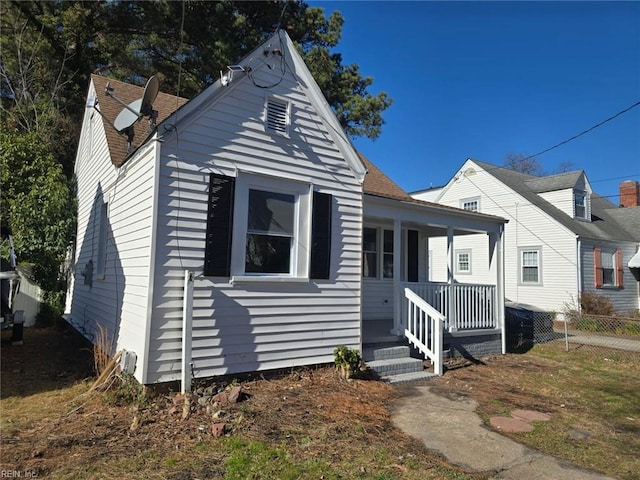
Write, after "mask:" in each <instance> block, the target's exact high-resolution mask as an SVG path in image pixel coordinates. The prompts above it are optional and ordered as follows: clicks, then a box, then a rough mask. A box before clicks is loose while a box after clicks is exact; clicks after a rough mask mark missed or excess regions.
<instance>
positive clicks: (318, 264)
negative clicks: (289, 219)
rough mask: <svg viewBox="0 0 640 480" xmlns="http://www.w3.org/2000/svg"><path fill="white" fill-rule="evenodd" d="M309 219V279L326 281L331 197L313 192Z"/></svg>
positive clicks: (328, 258)
mask: <svg viewBox="0 0 640 480" xmlns="http://www.w3.org/2000/svg"><path fill="white" fill-rule="evenodd" d="M312 209H313V210H312V219H311V265H310V268H309V277H310V278H313V279H328V278H329V276H330V268H331V209H332V196H331V195H330V194H328V193H320V192H313V206H312Z"/></svg>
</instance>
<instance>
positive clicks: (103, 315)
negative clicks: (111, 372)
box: [65, 109, 156, 381]
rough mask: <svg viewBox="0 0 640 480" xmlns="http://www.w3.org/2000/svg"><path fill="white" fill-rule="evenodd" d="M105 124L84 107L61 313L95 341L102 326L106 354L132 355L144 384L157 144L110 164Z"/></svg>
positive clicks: (139, 378)
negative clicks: (86, 276) (89, 273)
mask: <svg viewBox="0 0 640 480" xmlns="http://www.w3.org/2000/svg"><path fill="white" fill-rule="evenodd" d="M92 116H93V118H91V117H92ZM105 128H111V127H110V126H108V125H105V124H103V122H102V121H101V117H100V116H99V115H98V114H97V113H96V112H93V111H92V109H87V111H86V113H85V119H84V122H83V136H82V138H81V141H80V144H79V148H78V154H77V157H76V166H75V169H76V170H75V173H76V177H77V178H78V182H77V199H78V227H77V237H76V242H77V243H76V249H75V251H76V254H75V259H74V269H73V276H72V277H73V278H72V281H71V283H70V288H69V292H68V299H67V305H66V309H65V317H66V318H67V319H68V320H69V322H70V323H71V324H72V325H74V326H75V327H76V328H77V329H78V330H79V331H80V332H81V333H82V334H84V335H85V336H87V337H88V338H89V339H91V340H94V341H95V338H96V336H97V333H98V331H99V328H100V327H101V328H104V329H105V332H106V334H107V337H108V341H109V344H110V347H111V349H112V353H115V351H117V350H122V349H125V350H129V351H133V352H135V353H136V355H137V357H138V360H137V364H136V371H135V376H136V378H138V380H139V381H144V379H143V378H142V372H143V364H144V362H145V361H146V358H145V352H146V349H145V342H146V340H145V336H146V319H147V312H148V303H149V285H150V283H151V280H150V268H151V265H150V262H151V244H152V224H153V198H154V172H155V166H156V164H155V145H156V144H155V143H151V145H150V146H148V147H146V148H145V149H142V150H141V151H140V152H138V153H137V154H136V155H135V157H134V158H132V159H131V160H130V161H129V162H127V163H126V164H125V166H123V167H121V168H120V169H116V168H115V167H114V166H113V165H112V163H111V160H110V157H109V154H108V149H107V142H106V137H105ZM107 213H108V215H107ZM89 261H92V262H93V264H94V266H95V267H94V269H93V282H91V284H86V283H85V282H84V281H83V276H82V274H81V272H82V271H83V270H84V269H85V268H86V265H87V264H88V263H89ZM100 269H102V271H101V270H100ZM98 278H100V279H99V280H98Z"/></svg>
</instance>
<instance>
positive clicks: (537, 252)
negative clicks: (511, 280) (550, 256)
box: [518, 247, 542, 285]
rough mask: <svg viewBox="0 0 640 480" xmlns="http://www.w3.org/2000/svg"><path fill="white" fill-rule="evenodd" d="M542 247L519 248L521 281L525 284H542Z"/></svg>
mask: <svg viewBox="0 0 640 480" xmlns="http://www.w3.org/2000/svg"><path fill="white" fill-rule="evenodd" d="M541 256H542V255H541V249H540V247H531V248H529V247H523V248H519V249H518V263H519V271H520V272H519V273H520V278H519V280H520V283H521V284H525V285H540V284H542V258H541Z"/></svg>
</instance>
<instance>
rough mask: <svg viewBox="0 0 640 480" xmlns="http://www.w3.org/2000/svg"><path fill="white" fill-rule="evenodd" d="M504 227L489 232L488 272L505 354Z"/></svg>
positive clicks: (497, 324)
mask: <svg viewBox="0 0 640 480" xmlns="http://www.w3.org/2000/svg"><path fill="white" fill-rule="evenodd" d="M503 242H504V225H500V226H499V227H498V230H497V231H495V232H489V271H490V272H491V273H492V274H493V279H494V282H495V285H496V289H495V292H496V297H495V299H494V309H495V311H494V315H495V321H496V326H497V327H498V328H499V329H500V332H501V334H502V353H503V354H504V353H507V334H506V330H505V323H504V249H503Z"/></svg>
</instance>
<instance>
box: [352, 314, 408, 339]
mask: <svg viewBox="0 0 640 480" xmlns="http://www.w3.org/2000/svg"><path fill="white" fill-rule="evenodd" d="M392 328H393V319H392V318H389V319H384V320H363V321H362V343H363V344H364V345H371V344H377V343H395V342H398V341H400V340H402V337H399V336H397V335H392V334H391V329H392Z"/></svg>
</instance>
